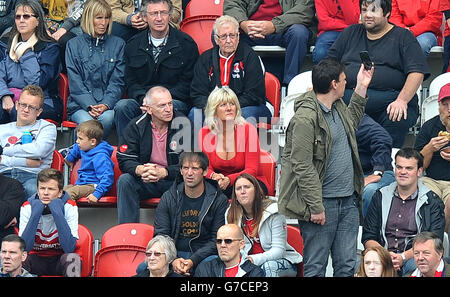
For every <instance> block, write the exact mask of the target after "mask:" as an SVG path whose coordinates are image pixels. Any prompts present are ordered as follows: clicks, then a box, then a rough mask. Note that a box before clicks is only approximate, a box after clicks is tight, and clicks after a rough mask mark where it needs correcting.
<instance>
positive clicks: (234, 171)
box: [198, 87, 267, 197]
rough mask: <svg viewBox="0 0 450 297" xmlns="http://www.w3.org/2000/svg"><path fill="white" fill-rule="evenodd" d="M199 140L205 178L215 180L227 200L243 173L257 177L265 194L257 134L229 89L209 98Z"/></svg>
mask: <svg viewBox="0 0 450 297" xmlns="http://www.w3.org/2000/svg"><path fill="white" fill-rule="evenodd" d="M198 140H199V148H200V149H201V150H202V151H203V152H205V153H206V155H207V156H208V159H209V170H208V173H207V175H206V177H208V178H210V179H213V180H216V181H217V182H218V183H219V186H220V188H221V189H222V190H223V191H224V193H225V195H226V196H227V197H231V193H232V187H233V185H234V181H235V180H236V178H237V176H238V175H240V174H241V173H244V172H246V173H248V174H251V175H253V176H256V177H257V178H258V180H259V182H260V184H261V187H262V188H263V190H264V192H265V193H266V194H267V186H266V184H267V180H266V179H265V177H264V176H258V171H259V166H260V165H259V158H260V144H259V137H258V133H257V130H256V128H255V127H254V126H253V125H252V124H250V123H248V122H247V121H246V120H245V119H244V118H243V117H242V113H241V107H240V105H239V101H238V98H237V96H236V94H235V93H234V92H233V90H231V89H230V88H229V87H221V88H216V89H214V90H213V91H212V92H211V94H210V95H209V97H208V103H207V104H206V108H205V126H204V127H203V128H202V129H201V130H200V132H199V138H198Z"/></svg>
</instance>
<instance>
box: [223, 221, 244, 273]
mask: <svg viewBox="0 0 450 297" xmlns="http://www.w3.org/2000/svg"><path fill="white" fill-rule="evenodd" d="M243 248H244V234H243V233H242V230H241V228H240V227H239V226H238V225H235V224H227V225H223V226H222V227H220V228H219V230H217V251H218V253H219V258H220V259H221V260H222V261H223V262H224V264H225V267H232V266H235V265H237V264H238V263H239V261H240V257H241V252H240V251H241V249H243Z"/></svg>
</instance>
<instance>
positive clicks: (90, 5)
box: [81, 0, 112, 36]
mask: <svg viewBox="0 0 450 297" xmlns="http://www.w3.org/2000/svg"><path fill="white" fill-rule="evenodd" d="M98 15H105V16H106V17H109V24H108V29H107V30H106V33H105V34H108V35H109V34H111V30H112V10H111V7H110V6H109V4H108V3H107V2H106V1H105V0H88V1H87V2H86V3H85V5H84V10H83V15H82V17H81V29H83V31H84V32H86V33H87V34H89V35H90V36H94V19H95V17H96V16H98Z"/></svg>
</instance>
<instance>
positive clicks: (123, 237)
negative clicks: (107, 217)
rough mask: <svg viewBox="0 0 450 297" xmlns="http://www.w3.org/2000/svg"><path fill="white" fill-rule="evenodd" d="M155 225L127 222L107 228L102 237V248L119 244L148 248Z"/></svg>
mask: <svg viewBox="0 0 450 297" xmlns="http://www.w3.org/2000/svg"><path fill="white" fill-rule="evenodd" d="M153 232H154V227H153V226H152V225H148V224H143V223H125V224H120V225H116V226H113V227H111V228H109V229H108V230H106V232H105V233H104V234H103V237H102V242H101V245H102V249H103V248H106V247H111V246H117V245H133V246H139V247H143V248H146V247H147V244H148V242H149V241H150V239H152V238H153Z"/></svg>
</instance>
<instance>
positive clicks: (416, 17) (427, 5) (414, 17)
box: [389, 0, 442, 44]
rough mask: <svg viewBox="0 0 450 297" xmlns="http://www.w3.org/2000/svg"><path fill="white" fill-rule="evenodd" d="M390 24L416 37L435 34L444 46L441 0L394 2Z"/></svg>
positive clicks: (403, 0)
mask: <svg viewBox="0 0 450 297" xmlns="http://www.w3.org/2000/svg"><path fill="white" fill-rule="evenodd" d="M389 22H391V23H393V24H395V25H397V26H399V27H402V28H405V27H408V28H409V29H410V30H411V32H412V33H413V34H414V36H416V37H417V36H418V35H420V34H422V33H425V32H433V33H434V34H435V35H436V37H437V38H438V43H439V44H442V30H441V26H442V12H441V11H440V10H439V0H392V12H391V16H390V18H389Z"/></svg>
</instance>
